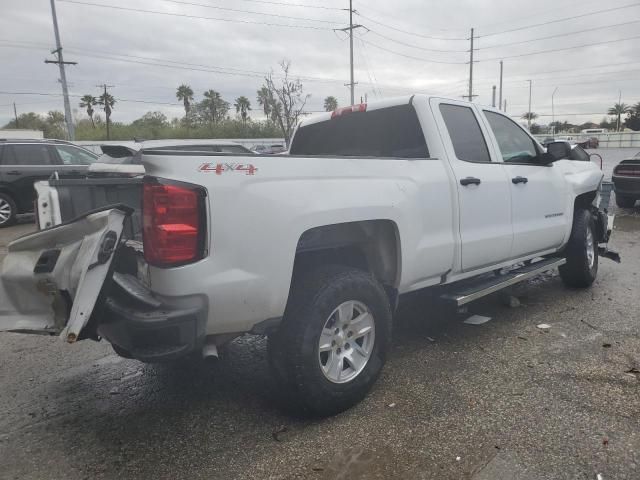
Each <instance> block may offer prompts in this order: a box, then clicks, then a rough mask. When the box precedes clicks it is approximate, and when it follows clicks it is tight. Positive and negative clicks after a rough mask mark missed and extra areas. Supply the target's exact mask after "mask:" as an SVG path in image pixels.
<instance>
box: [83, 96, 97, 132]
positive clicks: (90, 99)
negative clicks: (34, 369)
mask: <svg viewBox="0 0 640 480" xmlns="http://www.w3.org/2000/svg"><path fill="white" fill-rule="evenodd" d="M97 103H98V101H97V99H96V97H94V96H93V95H90V94H87V95H83V96H82V98H81V99H80V108H86V109H87V115H89V118H90V119H91V125H93V128H96V124H95V122H94V121H93V106H94V105H96V104H97Z"/></svg>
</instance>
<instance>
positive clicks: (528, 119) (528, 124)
mask: <svg viewBox="0 0 640 480" xmlns="http://www.w3.org/2000/svg"><path fill="white" fill-rule="evenodd" d="M527 82H529V112H528V114H527V129H528V130H529V131H531V80H527Z"/></svg>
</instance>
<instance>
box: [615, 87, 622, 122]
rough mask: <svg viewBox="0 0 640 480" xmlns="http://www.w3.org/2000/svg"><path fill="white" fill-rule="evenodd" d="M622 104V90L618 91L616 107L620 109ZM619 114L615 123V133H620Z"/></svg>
mask: <svg viewBox="0 0 640 480" xmlns="http://www.w3.org/2000/svg"><path fill="white" fill-rule="evenodd" d="M621 103H622V90H619V91H618V105H617V107H618V108H620V104H621ZM620 115H621V114H620V113H618V120H617V121H616V125H617V126H616V132H619V131H620Z"/></svg>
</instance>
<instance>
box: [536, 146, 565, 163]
mask: <svg viewBox="0 0 640 480" xmlns="http://www.w3.org/2000/svg"><path fill="white" fill-rule="evenodd" d="M546 147H547V151H546V153H544V154H543V155H542V160H543V161H544V163H553V162H555V161H557V160H562V159H564V158H569V157H570V156H571V144H570V143H569V142H549V143H547V145H546Z"/></svg>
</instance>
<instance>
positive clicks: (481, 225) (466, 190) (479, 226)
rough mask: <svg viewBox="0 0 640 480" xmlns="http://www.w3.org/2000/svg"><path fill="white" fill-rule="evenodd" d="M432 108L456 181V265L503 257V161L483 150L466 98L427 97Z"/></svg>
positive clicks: (507, 201)
mask: <svg viewBox="0 0 640 480" xmlns="http://www.w3.org/2000/svg"><path fill="white" fill-rule="evenodd" d="M432 108H433V110H434V114H435V116H436V119H437V123H438V125H439V128H440V130H441V136H442V138H443V141H444V145H445V150H446V152H447V156H448V158H449V161H450V164H451V168H452V170H453V173H454V176H455V181H456V188H457V194H458V204H459V230H460V245H461V247H460V250H461V251H460V258H461V267H462V270H463V271H470V270H475V269H479V268H482V267H485V266H488V265H495V264H497V263H500V262H502V261H505V260H508V258H509V253H510V252H511V242H512V238H513V232H512V228H511V195H510V191H509V183H508V180H507V176H506V173H505V171H504V166H503V164H502V163H501V162H499V161H492V158H491V155H490V153H489V148H488V146H487V142H486V140H485V136H486V131H485V128H486V127H485V126H484V125H483V124H482V122H479V121H478V116H477V112H476V111H475V109H474V108H473V107H472V106H470V105H469V104H468V103H463V102H460V103H458V102H455V101H449V100H439V99H433V100H432Z"/></svg>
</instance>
